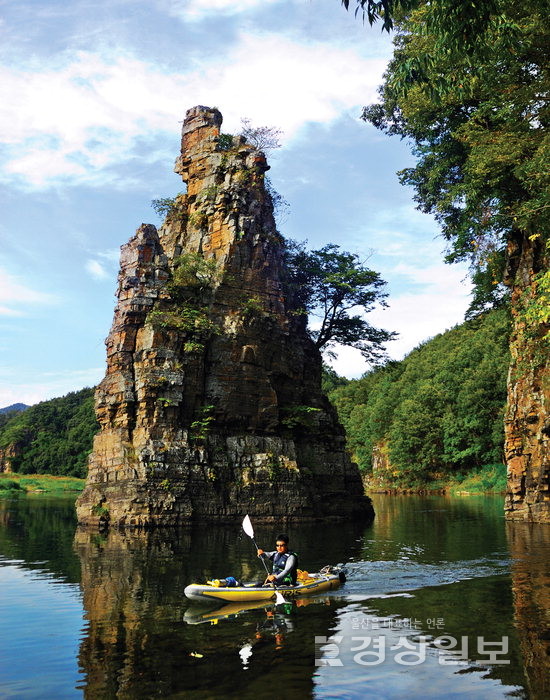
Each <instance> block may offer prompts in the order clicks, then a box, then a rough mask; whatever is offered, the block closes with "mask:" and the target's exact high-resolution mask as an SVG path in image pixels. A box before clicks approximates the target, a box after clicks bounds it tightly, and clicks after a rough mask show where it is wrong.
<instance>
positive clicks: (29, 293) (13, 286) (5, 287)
mask: <svg viewBox="0 0 550 700" xmlns="http://www.w3.org/2000/svg"><path fill="white" fill-rule="evenodd" d="M56 301H57V300H56V298H55V297H54V296H53V294H48V293H46V292H39V291H36V290H35V289H32V288H31V287H28V286H26V284H24V283H22V282H20V281H19V280H18V279H17V278H15V277H14V276H13V275H10V274H9V273H8V272H6V271H5V270H2V269H0V315H4V316H21V315H23V312H22V311H21V310H20V309H19V308H17V307H20V306H27V307H28V306H32V305H33V304H53V303H55V302H56ZM14 306H15V307H16V308H13V307H14Z"/></svg>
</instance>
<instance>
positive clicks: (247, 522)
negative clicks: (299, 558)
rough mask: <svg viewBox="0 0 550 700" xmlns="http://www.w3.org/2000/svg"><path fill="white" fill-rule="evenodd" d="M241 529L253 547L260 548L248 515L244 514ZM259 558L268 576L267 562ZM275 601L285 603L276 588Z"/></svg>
mask: <svg viewBox="0 0 550 700" xmlns="http://www.w3.org/2000/svg"><path fill="white" fill-rule="evenodd" d="M243 530H244V531H245V533H246V534H247V535H248V536H249V537H250V539H251V540H252V543H253V544H254V547H256V551H258V549H260V548H259V547H258V545H257V544H256V540H255V539H254V528H253V527H252V523H251V522H250V518H249V517H248V515H245V516H244V519H243ZM260 559H261V560H262V562H263V565H264V567H265V570H266V572H267V575H268V576H269V569H268V568H267V564H266V562H265V559H264V558H263V557H260ZM273 588H275V585H273ZM275 603H276V604H277V605H280V604H281V603H286V600H285V599H284V597H283V596H282V595H281V593H279V591H278V590H276V589H275Z"/></svg>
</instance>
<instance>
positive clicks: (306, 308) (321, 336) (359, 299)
mask: <svg viewBox="0 0 550 700" xmlns="http://www.w3.org/2000/svg"><path fill="white" fill-rule="evenodd" d="M287 269H288V271H289V286H290V290H291V292H292V294H293V296H294V301H295V303H296V305H297V307H298V309H299V310H301V311H302V312H303V313H304V314H308V315H311V316H312V317H314V318H317V319H319V326H318V327H317V328H310V335H311V337H312V338H313V340H314V342H315V345H316V346H317V347H318V348H319V349H320V350H328V351H329V352H331V348H333V347H334V345H336V344H341V345H348V346H350V347H354V348H357V349H358V350H360V351H361V353H362V354H363V356H364V357H365V358H366V359H367V360H368V361H369V362H371V363H374V364H376V363H378V362H380V361H381V360H382V359H384V358H385V356H386V355H385V351H384V349H383V347H382V345H383V343H386V342H387V341H389V340H392V339H393V338H394V337H395V336H396V333H392V332H389V331H385V330H382V329H380V328H375V327H374V326H371V325H370V324H369V323H368V321H367V320H366V319H365V318H364V315H363V314H366V313H368V312H369V311H372V309H374V308H375V306H376V305H380V306H386V303H385V298H386V297H387V294H386V293H385V292H384V291H383V289H384V287H385V285H386V283H385V282H384V280H383V279H382V278H381V277H380V275H379V274H378V273H377V272H374V271H373V270H370V269H369V268H368V267H366V265H365V264H364V263H362V262H361V261H360V259H359V256H358V255H356V254H354V253H349V252H346V251H341V250H340V247H339V246H337V245H334V244H332V243H331V244H328V245H326V246H324V247H323V248H320V249H318V250H311V251H308V250H306V249H305V247H304V245H303V244H299V243H296V242H293V241H289V242H287ZM359 314H361V315H359Z"/></svg>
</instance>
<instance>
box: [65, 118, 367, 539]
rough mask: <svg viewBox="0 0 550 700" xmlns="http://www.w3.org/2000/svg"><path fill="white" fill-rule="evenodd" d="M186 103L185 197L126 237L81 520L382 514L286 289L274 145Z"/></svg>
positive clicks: (165, 521)
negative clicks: (273, 185)
mask: <svg viewBox="0 0 550 700" xmlns="http://www.w3.org/2000/svg"><path fill="white" fill-rule="evenodd" d="M221 121H222V117H221V114H220V113H219V112H218V110H216V109H208V108H206V107H195V108H193V109H191V110H189V111H188V112H187V115H186V119H185V121H184V125H183V131H182V148H181V156H180V157H179V158H178V160H177V161H176V168H175V169H176V172H178V173H180V174H181V175H182V178H183V180H184V182H186V184H187V192H186V193H185V194H182V195H179V196H178V197H177V198H176V200H175V201H174V202H173V203H171V204H170V206H169V211H168V214H167V217H166V220H165V222H164V224H163V226H162V227H161V228H160V230H159V231H158V232H157V229H156V228H155V227H154V226H151V225H146V224H143V225H142V226H141V227H140V228H139V229H138V231H137V233H136V235H135V236H134V237H133V238H132V239H131V240H130V242H129V243H128V244H126V245H125V246H123V248H122V254H121V267H120V274H119V284H118V304H117V307H116V310H115V314H114V321H113V326H112V328H111V332H110V334H109V337H108V339H107V341H106V345H107V373H106V376H105V378H104V380H103V381H102V382H101V384H100V386H99V387H98V390H97V394H96V414H97V418H98V421H99V423H100V426H101V430H100V432H99V434H98V435H97V436H96V438H95V441H94V449H93V453H92V455H91V458H90V464H89V476H88V481H87V486H86V489H85V490H84V492H83V493H82V495H81V497H80V498H79V500H78V503H77V512H78V519H79V522H80V523H83V524H92V525H98V524H99V525H101V524H107V523H110V524H111V525H116V526H137V527H148V526H156V525H174V524H178V523H182V522H186V521H189V520H192V519H203V518H213V519H218V520H219V519H230V518H235V517H237V516H242V515H243V514H244V513H245V512H248V513H250V515H253V516H254V517H255V518H256V519H259V518H261V519H264V520H265V519H272V520H280V519H284V518H303V519H315V518H327V517H328V518H331V517H333V518H343V517H344V518H347V517H360V516H369V517H372V515H373V512H372V506H371V505H370V501H369V499H368V498H366V497H365V496H364V495H363V489H362V485H361V479H360V476H359V473H358V470H357V467H356V466H355V465H354V464H352V463H351V462H350V460H349V458H348V456H347V454H346V451H345V441H344V432H343V429H342V427H341V426H340V424H339V423H338V420H337V418H336V415H335V412H334V410H333V409H332V407H331V405H330V404H329V402H328V400H327V399H326V397H325V396H324V395H323V394H322V393H321V389H320V377H321V358H320V355H319V353H318V351H317V350H316V348H315V347H314V345H313V343H312V341H311V339H310V338H309V336H308V334H307V332H306V328H305V320H304V317H303V316H302V315H300V314H299V313H296V309H295V307H294V305H293V301H292V294H291V293H290V291H289V289H288V285H285V267H284V250H285V249H284V241H283V239H282V238H281V236H280V235H279V233H278V232H277V230H276V227H275V222H274V219H273V205H272V200H271V197H270V195H269V193H268V191H267V190H266V188H265V185H264V173H265V171H266V170H267V169H268V165H267V163H266V160H265V157H264V155H263V153H261V152H260V151H258V150H257V149H255V148H254V147H253V146H252V145H250V144H248V143H246V142H245V141H244V139H243V138H242V137H237V138H233V139H231V138H230V137H227V136H224V135H222V136H220V125H221Z"/></svg>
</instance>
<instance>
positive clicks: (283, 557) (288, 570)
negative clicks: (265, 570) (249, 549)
mask: <svg viewBox="0 0 550 700" xmlns="http://www.w3.org/2000/svg"><path fill="white" fill-rule="evenodd" d="M275 546H276V548H277V549H275V551H274V552H264V550H263V549H258V556H259V557H261V558H264V559H269V560H270V561H272V562H273V573H272V574H269V575H268V577H267V578H266V583H267V582H269V583H273V584H274V585H275V586H295V585H296V576H297V572H298V556H297V554H296V552H290V551H289V549H288V535H277V539H276V541H275Z"/></svg>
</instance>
